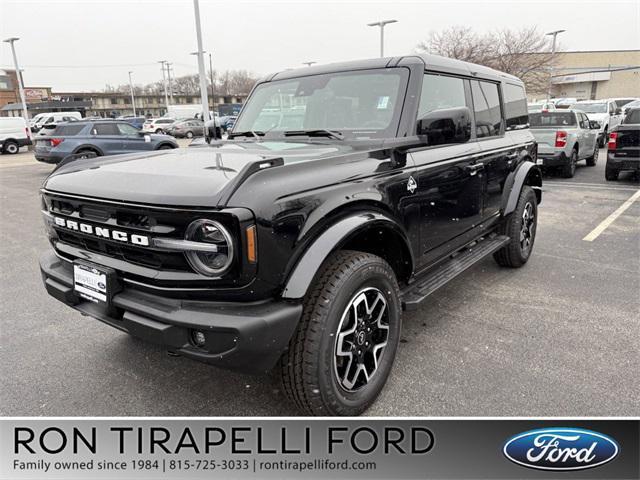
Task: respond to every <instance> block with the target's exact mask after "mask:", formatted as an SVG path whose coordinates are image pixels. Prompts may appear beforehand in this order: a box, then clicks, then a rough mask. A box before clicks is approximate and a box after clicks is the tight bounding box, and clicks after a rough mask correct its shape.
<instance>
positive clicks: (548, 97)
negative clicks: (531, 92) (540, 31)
mask: <svg viewBox="0 0 640 480" xmlns="http://www.w3.org/2000/svg"><path fill="white" fill-rule="evenodd" d="M562 32H566V30H555V31H553V32H549V33H547V34H545V35H551V36H553V42H552V43H551V67H550V69H549V88H548V89H547V101H549V99H550V98H551V86H552V85H553V84H552V83H551V80H552V79H553V60H554V58H555V56H556V37H557V36H558V34H559V33H562Z"/></svg>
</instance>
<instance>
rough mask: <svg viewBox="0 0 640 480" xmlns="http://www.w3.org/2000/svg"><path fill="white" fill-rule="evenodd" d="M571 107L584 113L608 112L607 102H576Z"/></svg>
mask: <svg viewBox="0 0 640 480" xmlns="http://www.w3.org/2000/svg"><path fill="white" fill-rule="evenodd" d="M571 108H573V109H574V110H581V111H583V112H584V113H607V104H606V103H574V104H573V105H571Z"/></svg>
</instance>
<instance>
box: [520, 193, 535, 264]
mask: <svg viewBox="0 0 640 480" xmlns="http://www.w3.org/2000/svg"><path fill="white" fill-rule="evenodd" d="M534 235H535V213H534V211H533V205H532V204H531V202H527V203H526V205H525V206H524V210H523V211H522V226H521V227H520V248H521V249H522V253H523V254H525V256H527V255H529V251H530V250H531V246H532V245H533V236H534Z"/></svg>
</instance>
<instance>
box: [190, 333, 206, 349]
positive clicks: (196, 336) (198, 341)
mask: <svg viewBox="0 0 640 480" xmlns="http://www.w3.org/2000/svg"><path fill="white" fill-rule="evenodd" d="M191 338H192V339H193V343H194V344H195V346H196V347H204V342H205V340H206V337H205V336H204V332H201V331H200V330H193V332H191Z"/></svg>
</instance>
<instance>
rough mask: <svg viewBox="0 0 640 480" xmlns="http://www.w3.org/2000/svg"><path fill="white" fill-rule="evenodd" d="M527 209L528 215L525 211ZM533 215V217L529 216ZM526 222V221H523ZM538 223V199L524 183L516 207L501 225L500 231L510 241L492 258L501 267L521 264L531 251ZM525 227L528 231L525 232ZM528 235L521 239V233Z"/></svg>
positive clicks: (516, 266)
mask: <svg viewBox="0 0 640 480" xmlns="http://www.w3.org/2000/svg"><path fill="white" fill-rule="evenodd" d="M527 211H529V215H528V217H527V216H525V212H527ZM531 215H533V218H531ZM525 222H526V223H525ZM537 225H538V201H537V199H536V194H535V192H534V191H533V188H531V187H530V186H528V185H524V186H523V187H522V190H521V191H520V197H519V198H518V204H517V205H516V209H515V210H514V211H513V213H512V214H511V215H509V217H508V218H507V219H506V220H505V222H504V224H503V225H502V228H501V232H500V233H502V234H503V235H507V236H508V237H509V238H510V241H509V243H508V244H507V245H505V246H504V247H502V248H501V249H500V250H498V251H497V252H496V253H494V254H493V258H494V259H495V261H496V262H497V263H498V265H500V266H502V267H511V268H518V267H521V266H523V265H524V264H525V263H527V261H528V260H529V257H530V256H531V252H532V251H533V244H534V242H535V239H536V230H537ZM525 227H526V229H527V230H528V233H525ZM523 234H524V236H525V237H528V240H529V241H528V243H527V242H526V238H525V239H523V238H522V235H523Z"/></svg>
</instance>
